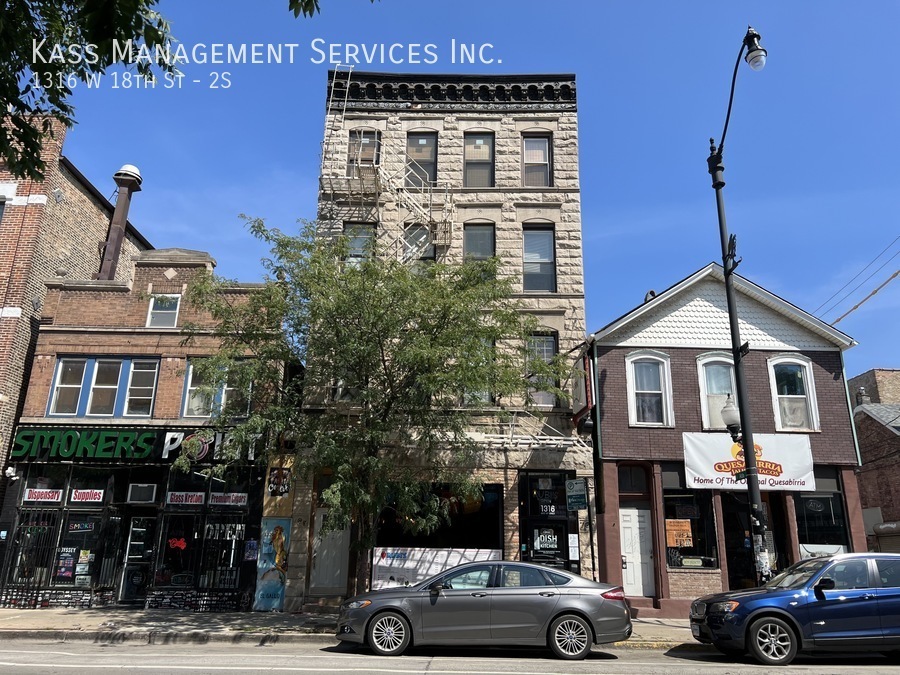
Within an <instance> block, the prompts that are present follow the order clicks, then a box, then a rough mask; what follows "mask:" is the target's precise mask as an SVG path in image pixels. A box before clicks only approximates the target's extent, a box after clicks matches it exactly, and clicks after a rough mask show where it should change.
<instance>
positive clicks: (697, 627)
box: [691, 623, 700, 637]
mask: <svg viewBox="0 0 900 675" xmlns="http://www.w3.org/2000/svg"><path fill="white" fill-rule="evenodd" d="M691 635H693V636H694V637H700V625H699V624H696V623H692V624H691Z"/></svg>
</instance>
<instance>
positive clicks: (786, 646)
mask: <svg viewBox="0 0 900 675" xmlns="http://www.w3.org/2000/svg"><path fill="white" fill-rule="evenodd" d="M756 644H757V645H758V646H759V650H760V651H761V652H762V653H763V654H765V655H766V656H768V657H769V658H770V659H772V660H774V661H781V660H783V659H785V658H787V655H788V652H790V650H791V636H790V635H789V634H788V632H787V631H786V630H785V629H784V628H782V627H781V626H779V625H778V624H776V623H767V624H764V625H762V626H760V627H759V630H758V631H757V632H756Z"/></svg>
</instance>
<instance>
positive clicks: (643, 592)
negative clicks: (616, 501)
mask: <svg viewBox="0 0 900 675" xmlns="http://www.w3.org/2000/svg"><path fill="white" fill-rule="evenodd" d="M619 523H620V526H621V536H622V578H623V580H624V584H623V585H624V587H625V595H630V596H633V597H642V596H646V597H652V596H653V595H655V593H656V583H655V581H654V576H653V536H652V532H653V530H652V527H651V521H650V510H649V509H635V508H621V509H619Z"/></svg>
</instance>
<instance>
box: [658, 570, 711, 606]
mask: <svg viewBox="0 0 900 675" xmlns="http://www.w3.org/2000/svg"><path fill="white" fill-rule="evenodd" d="M666 574H668V575H669V597H670V598H689V599H694V598H699V597H700V596H701V595H708V594H710V593H719V592H721V591H722V572H721V571H719V570H692V569H676V568H672V567H668V568H666Z"/></svg>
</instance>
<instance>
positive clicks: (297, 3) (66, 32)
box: [0, 0, 374, 180]
mask: <svg viewBox="0 0 900 675" xmlns="http://www.w3.org/2000/svg"><path fill="white" fill-rule="evenodd" d="M372 1H373V2H374V0H372ZM158 4H159V0H0V110H2V111H4V112H5V113H6V119H5V121H4V123H3V124H0V162H3V163H5V165H6V167H7V169H8V170H9V171H10V172H12V174H13V175H15V176H18V177H20V178H24V177H28V178H32V179H35V180H42V179H43V177H44V170H45V168H46V165H45V162H44V160H43V159H42V158H41V153H40V150H41V145H42V142H43V138H44V136H45V135H52V133H53V130H52V125H51V118H55V119H58V120H60V121H61V122H63V123H64V124H65V125H66V126H72V124H73V123H74V112H75V109H74V108H73V106H72V103H71V101H70V98H71V96H72V91H73V88H74V87H76V86H77V85H78V83H81V82H87V81H88V79H89V77H90V76H92V75H96V74H100V73H104V72H106V70H107V68H109V67H110V66H112V65H114V64H116V63H128V65H129V67H132V68H134V69H135V70H136V71H137V73H138V75H140V76H142V77H146V78H152V77H154V76H155V75H158V74H161V73H163V72H175V70H176V64H173V63H168V62H166V61H165V60H164V59H159V58H156V53H155V47H156V46H157V45H160V46H163V47H164V46H166V45H167V44H169V43H170V42H172V41H173V37H172V35H171V32H170V28H169V23H168V22H167V21H166V19H165V18H163V16H162V15H161V14H160V13H159V12H158V11H157V6H158ZM288 9H289V11H291V12H293V14H294V16H295V17H299V16H306V17H311V16H313V15H314V14H315V13H317V12H319V0H288ZM129 40H130V41H131V45H132V47H133V50H134V52H132V53H133V54H135V55H137V54H138V53H139V51H138V50H140V49H141V48H142V47H146V48H149V50H150V51H149V55H150V58H132V57H130V56H123V50H122V49H121V47H123V46H124V45H127V44H128V41H129ZM114 44H116V45H117V47H118V49H113V45H114ZM57 46H58V47H57ZM88 48H89V49H88ZM86 49H87V51H86ZM54 50H58V51H54ZM145 56H146V55H145Z"/></svg>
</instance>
